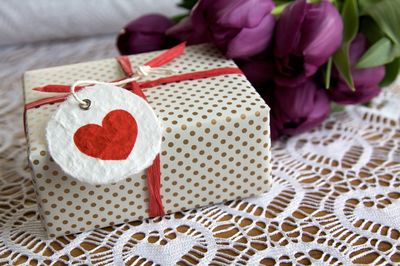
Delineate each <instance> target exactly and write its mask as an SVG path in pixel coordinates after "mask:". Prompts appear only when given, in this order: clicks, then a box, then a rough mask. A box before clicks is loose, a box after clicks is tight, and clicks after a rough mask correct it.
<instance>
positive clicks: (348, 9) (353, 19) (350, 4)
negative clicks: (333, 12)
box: [341, 0, 358, 43]
mask: <svg viewBox="0 0 400 266" xmlns="http://www.w3.org/2000/svg"><path fill="white" fill-rule="evenodd" d="M341 15H342V19H343V42H344V43H350V42H351V41H352V40H353V39H354V38H355V37H356V35H357V32H358V6H357V0H347V1H345V2H344V4H343V8H342V14H341Z"/></svg>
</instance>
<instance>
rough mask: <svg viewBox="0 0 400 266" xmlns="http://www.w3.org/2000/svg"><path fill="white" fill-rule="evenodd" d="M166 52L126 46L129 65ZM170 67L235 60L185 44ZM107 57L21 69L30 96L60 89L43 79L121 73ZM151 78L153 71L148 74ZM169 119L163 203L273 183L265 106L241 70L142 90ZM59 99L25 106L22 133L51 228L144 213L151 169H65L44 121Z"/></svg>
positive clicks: (55, 232) (94, 224)
mask: <svg viewBox="0 0 400 266" xmlns="http://www.w3.org/2000/svg"><path fill="white" fill-rule="evenodd" d="M158 54H160V52H153V53H145V54H139V55H133V56H130V60H131V63H132V65H134V66H137V65H141V64H144V62H147V61H149V60H150V59H152V58H153V57H155V56H156V55H158ZM166 67H171V68H173V69H177V70H178V71H179V73H189V72H194V71H201V70H210V69H214V68H221V67H236V65H235V64H234V62H233V61H231V60H227V59H226V58H224V57H223V56H222V55H221V54H220V53H219V52H218V51H217V50H216V49H215V48H214V47H212V46H210V45H197V46H190V47H187V48H186V51H185V52H184V54H182V55H181V56H179V57H178V58H176V59H174V60H173V61H172V62H170V63H168V64H167V65H166ZM123 76H124V74H123V72H122V71H121V69H120V67H119V65H118V63H117V61H116V60H115V59H106V60H101V61H95V62H88V63H80V64H74V65H68V66H60V67H54V68H48V69H40V70H32V71H28V72H26V73H25V75H24V92H25V102H26V103H31V102H33V101H35V100H39V99H42V98H45V97H50V96H55V95H59V94H55V93H47V92H38V91H35V90H32V89H33V88H35V87H38V86H43V85H47V84H66V85H70V84H72V83H73V82H74V81H76V80H87V79H90V80H101V81H111V80H116V79H118V78H121V77H123ZM151 78H154V77H150V79H151ZM144 93H145V95H146V96H147V98H148V101H149V103H150V105H151V106H152V108H153V109H154V111H155V113H156V114H157V116H158V118H159V120H160V121H161V124H162V127H163V130H164V132H163V139H162V147H161V191H160V194H161V197H162V202H163V205H164V210H165V212H166V213H173V212H176V211H181V210H187V209H192V208H197V207H200V206H205V205H209V204H214V203H219V202H224V201H228V200H233V199H239V198H245V197H250V196H253V195H256V194H260V193H263V192H265V191H267V190H268V189H269V187H270V184H271V179H270V171H271V168H270V132H269V107H268V106H267V105H266V104H265V102H264V101H263V100H262V98H261V97H260V96H259V95H258V94H257V92H256V91H255V89H254V88H253V87H252V86H251V85H250V83H249V82H248V81H247V80H246V78H245V77H244V76H243V75H240V74H227V75H221V76H215V77H210V78H202V79H197V80H187V81H180V82H175V83H168V84H162V85H160V86H157V87H152V88H147V89H145V90H144ZM58 105H59V103H55V104H45V105H42V106H40V107H37V108H31V109H28V110H26V114H25V123H26V136H27V140H28V153H29V161H30V165H31V168H32V172H33V183H34V185H35V190H36V195H37V201H38V205H39V209H40V214H41V218H42V221H43V224H44V227H45V229H46V232H47V235H48V236H49V237H55V236H60V235H65V234H71V233H76V232H82V231H87V230H91V229H94V228H100V227H105V226H109V225H113V224H119V223H123V222H128V221H132V220H138V219H144V218H147V217H148V202H149V200H148V191H147V183H146V174H145V172H143V173H142V174H138V175H134V176H129V177H127V178H126V179H125V180H123V181H120V182H118V183H115V184H110V185H90V184H87V183H83V182H80V181H78V180H76V179H74V178H72V177H70V176H67V175H66V174H64V173H63V172H62V170H61V169H60V168H59V166H58V165H57V164H56V163H55V162H54V161H53V160H52V158H51V157H50V156H49V153H48V151H47V144H46V140H45V127H46V124H47V122H48V120H49V118H50V116H51V115H52V113H53V112H54V111H55V110H56V108H57V107H58Z"/></svg>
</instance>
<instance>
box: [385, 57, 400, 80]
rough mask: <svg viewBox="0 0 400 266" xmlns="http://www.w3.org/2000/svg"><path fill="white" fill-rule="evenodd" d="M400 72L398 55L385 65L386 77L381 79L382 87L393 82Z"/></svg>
mask: <svg viewBox="0 0 400 266" xmlns="http://www.w3.org/2000/svg"><path fill="white" fill-rule="evenodd" d="M399 72H400V57H397V58H396V59H395V60H393V61H392V62H391V63H389V64H387V65H385V77H384V78H383V80H382V81H381V83H380V85H381V86H382V87H384V86H388V85H390V84H392V82H393V81H394V80H395V79H396V78H397V76H398V75H399Z"/></svg>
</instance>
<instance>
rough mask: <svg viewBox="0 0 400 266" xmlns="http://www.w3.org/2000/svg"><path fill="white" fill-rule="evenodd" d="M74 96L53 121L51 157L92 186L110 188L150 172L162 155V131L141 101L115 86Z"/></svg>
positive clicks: (49, 131) (49, 127) (94, 88)
mask: <svg viewBox="0 0 400 266" xmlns="http://www.w3.org/2000/svg"><path fill="white" fill-rule="evenodd" d="M76 96H77V97H79V98H80V99H83V100H84V101H85V102H87V103H90V106H86V107H88V108H82V106H81V107H80V105H79V104H78V102H77V101H76V99H75V98H74V97H73V96H72V95H71V96H69V97H68V98H67V99H66V101H64V102H63V103H61V104H60V106H59V108H58V109H57V111H56V112H55V114H54V115H53V116H52V118H51V119H50V121H49V122H48V125H47V128H46V139H47V144H48V148H49V152H50V155H51V156H52V158H53V159H54V161H55V162H56V163H57V164H58V165H59V166H60V167H61V168H62V170H63V171H64V172H65V173H67V174H69V175H71V176H72V177H74V178H76V179H78V180H80V181H83V182H87V183H90V184H109V183H113V182H117V181H120V180H122V179H124V178H126V177H127V176H129V175H133V174H137V173H139V172H141V171H143V170H144V169H146V168H147V167H149V166H150V165H151V164H152V163H153V160H154V159H155V157H156V155H157V154H158V153H159V152H160V148H161V138H162V129H161V126H160V123H159V121H158V119H157V116H156V115H155V113H154V111H153V109H152V108H151V106H150V105H149V104H148V103H147V102H146V101H145V100H144V99H142V98H141V97H139V96H137V95H136V94H134V93H132V92H130V91H127V90H125V89H122V88H119V87H116V86H114V85H111V84H102V85H94V86H90V87H87V88H85V89H82V90H80V91H79V92H77V93H76Z"/></svg>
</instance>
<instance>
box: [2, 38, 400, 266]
mask: <svg viewBox="0 0 400 266" xmlns="http://www.w3.org/2000/svg"><path fill="white" fill-rule="evenodd" d="M113 42H114V39H113V37H100V38H93V39H86V40H71V41H68V42H64V43H44V44H34V45H25V46H19V47H8V48H4V49H3V50H0V59H1V63H0V64H1V66H2V67H1V68H0V77H1V80H2V83H1V90H0V174H1V178H0V199H1V200H0V204H1V207H0V265H11V264H14V263H23V264H28V265H29V264H31V265H43V264H44V265H47V264H56V263H61V264H70V265H72V264H73V265H91V264H94V265H122V264H133V265H155V264H161V265H175V264H178V265H192V264H199V265H209V264H214V265H257V264H265V265H273V264H274V263H278V264H281V265H286V264H303V265H309V264H315V265H318V264H319V265H322V264H333V265H349V264H392V265H395V264H398V263H400V244H399V243H400V241H399V239H400V212H399V210H400V188H399V187H400V129H399V128H400V127H399V122H400V120H399V117H400V109H399V108H398V106H399V101H400V100H399V99H400V98H399V97H398V96H399V95H398V93H399V92H400V89H399V87H400V85H398V84H400V81H398V82H396V84H395V85H393V86H392V87H393V88H392V89H390V90H386V91H385V92H384V93H382V94H381V95H380V97H378V98H377V99H376V100H375V101H374V103H373V104H372V108H366V107H362V106H357V107H350V108H347V109H346V111H345V112H342V113H337V114H334V115H332V116H331V117H330V118H329V119H328V120H327V121H326V122H325V123H324V124H323V125H322V126H320V127H319V128H317V129H315V130H312V131H310V132H308V133H305V134H302V135H299V136H296V137H292V138H290V139H287V140H283V141H279V142H275V143H274V144H273V151H272V154H273V156H272V158H273V159H272V160H273V185H272V189H271V191H270V192H268V193H266V194H264V195H261V196H258V197H254V198H249V199H245V200H241V201H232V202H228V203H226V204H220V205H214V206H209V207H204V208H200V209H197V210H192V211H188V212H184V213H176V214H173V215H169V216H166V217H164V218H157V219H149V220H145V221H143V222H131V223H127V224H122V225H118V226H113V227H109V228H104V229H98V230H95V231H92V232H85V233H81V234H78V235H74V236H65V237H59V238H57V239H54V240H44V239H43V237H42V236H43V229H42V225H41V224H40V221H39V219H38V217H37V205H36V199H35V194H34V191H33V187H32V184H31V180H30V172H29V168H28V165H27V158H26V156H27V155H26V146H25V145H26V144H25V140H24V134H23V126H22V95H21V94H22V89H21V83H20V78H21V74H22V73H23V72H24V71H25V70H27V69H33V68H42V67H49V66H53V65H61V64H69V63H74V62H77V61H87V60H94V59H99V58H107V57H112V56H115V55H116V51H115V48H114V43H113ZM396 87H397V88H396ZM396 96H397V97H396Z"/></svg>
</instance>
